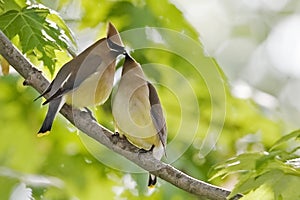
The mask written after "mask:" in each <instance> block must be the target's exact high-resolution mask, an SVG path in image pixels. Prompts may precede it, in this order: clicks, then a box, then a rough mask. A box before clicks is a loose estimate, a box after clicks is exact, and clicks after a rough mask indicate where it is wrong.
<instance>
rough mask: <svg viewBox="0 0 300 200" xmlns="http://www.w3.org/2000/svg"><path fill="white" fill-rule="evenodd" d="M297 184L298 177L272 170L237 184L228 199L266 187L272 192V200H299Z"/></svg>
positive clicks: (299, 179)
mask: <svg viewBox="0 0 300 200" xmlns="http://www.w3.org/2000/svg"><path fill="white" fill-rule="evenodd" d="M299 184H300V177H299V176H296V175H294V174H286V173H284V172H283V171H281V170H277V169H274V170H271V171H269V172H267V173H264V174H263V175H261V176H258V177H252V178H250V179H248V180H247V181H245V182H242V183H241V182H239V183H238V184H237V186H236V187H235V189H234V190H233V191H232V193H231V194H230V197H232V196H234V195H235V194H237V193H244V194H246V193H248V192H251V191H255V190H257V189H258V188H260V187H261V186H262V185H266V186H267V188H269V189H271V191H272V192H273V194H274V199H299V197H300V190H299V189H298V188H299ZM268 193H270V191H268ZM250 194H251V193H250ZM230 197H229V198H230Z"/></svg>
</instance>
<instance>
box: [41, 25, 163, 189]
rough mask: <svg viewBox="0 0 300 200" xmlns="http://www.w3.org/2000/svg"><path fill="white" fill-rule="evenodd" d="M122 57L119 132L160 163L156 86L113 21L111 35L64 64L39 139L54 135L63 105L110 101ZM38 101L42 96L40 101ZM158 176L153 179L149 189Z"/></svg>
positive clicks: (116, 110) (115, 108) (116, 113)
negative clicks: (116, 69) (128, 51)
mask: <svg viewBox="0 0 300 200" xmlns="http://www.w3.org/2000/svg"><path fill="white" fill-rule="evenodd" d="M119 55H125V61H124V64H123V70H122V77H121V80H120V83H119V86H118V89H117V92H116V94H115V96H114V98H113V101H112V113H113V117H114V122H115V132H118V133H119V134H120V136H125V137H126V138H127V139H128V140H129V142H131V143H132V144H133V145H135V146H137V147H138V148H140V149H144V150H152V151H153V156H154V158H156V159H158V160H160V159H161V158H162V156H163V155H164V154H165V146H166V137H167V132H166V122H165V118H164V116H163V112H162V108H161V104H160V101H159V98H158V95H157V92H156V90H155V88H154V86H153V85H152V84H151V83H149V82H148V81H147V80H146V79H145V75H144V73H143V70H142V68H141V66H140V65H139V63H137V62H136V61H135V60H134V59H133V58H131V57H130V56H129V55H128V54H127V53H126V51H125V48H124V45H123V42H122V40H121V38H120V35H119V33H118V31H117V29H116V28H115V27H114V26H113V25H112V24H111V23H109V25H108V31H107V37H106V38H102V39H100V40H98V41H97V42H96V43H94V44H93V45H91V46H90V47H88V48H87V49H86V50H84V51H83V52H82V53H81V54H79V55H78V56H77V57H75V58H74V59H72V60H71V61H69V62H68V63H66V64H65V65H64V66H63V67H62V68H61V69H60V70H59V71H58V73H57V75H56V77H55V78H54V80H53V81H52V82H51V83H50V85H49V86H48V88H47V89H46V90H45V91H44V92H43V93H42V94H41V95H40V96H39V97H41V96H43V95H48V99H47V100H46V102H44V103H43V105H45V104H47V103H49V107H48V112H47V115H46V118H45V120H44V122H43V124H42V127H41V129H40V130H39V132H38V136H42V135H46V134H49V133H50V129H51V127H52V123H53V120H54V118H55V115H56V114H57V112H58V111H59V110H60V108H61V107H62V106H63V104H64V103H67V104H70V105H73V106H75V107H79V108H81V107H87V106H92V105H101V104H103V103H104V102H105V101H106V100H107V99H108V97H109V95H110V93H111V90H112V87H113V80H114V74H115V68H116V60H117V57H118V56H119ZM39 97H38V98H39ZM155 183H156V177H155V176H153V175H149V182H148V186H149V187H151V186H154V185H155Z"/></svg>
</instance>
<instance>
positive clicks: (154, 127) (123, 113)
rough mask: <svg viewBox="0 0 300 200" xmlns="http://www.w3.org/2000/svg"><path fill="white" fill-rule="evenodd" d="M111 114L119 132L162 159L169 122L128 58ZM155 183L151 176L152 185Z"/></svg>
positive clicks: (153, 94) (155, 94)
mask: <svg viewBox="0 0 300 200" xmlns="http://www.w3.org/2000/svg"><path fill="white" fill-rule="evenodd" d="M112 112H113V117H114V122H115V128H116V132H118V133H119V134H120V135H121V136H122V135H124V136H126V138H127V139H128V140H129V141H130V142H131V143H132V144H133V145H135V146H137V147H138V148H141V149H144V150H153V156H154V157H155V158H156V159H158V160H160V159H161V158H162V156H163V155H164V153H165V146H166V136H167V131H166V122H165V119H164V116H163V112H162V108H161V104H160V101H159V98H158V95H157V92H156V90H155V88H154V86H153V85H152V84H151V83H149V82H148V81H147V80H146V78H145V75H144V73H143V70H142V68H141V66H140V65H139V63H137V62H136V61H135V60H133V58H131V57H130V56H129V55H126V57H125V61H124V64H123V70H122V77H121V80H120V83H119V86H118V89H117V92H116V94H115V96H114V98H113V103H112ZM155 182H156V177H155V176H150V179H149V186H152V185H154V184H155Z"/></svg>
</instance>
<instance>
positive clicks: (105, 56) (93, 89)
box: [38, 23, 125, 136]
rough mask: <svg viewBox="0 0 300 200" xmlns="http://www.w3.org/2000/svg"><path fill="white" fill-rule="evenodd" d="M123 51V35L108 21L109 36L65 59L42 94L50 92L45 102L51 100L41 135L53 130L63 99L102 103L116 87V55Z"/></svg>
mask: <svg viewBox="0 0 300 200" xmlns="http://www.w3.org/2000/svg"><path fill="white" fill-rule="evenodd" d="M124 53H125V49H124V45H123V43H122V41H121V38H120V35H119V33H118V31H117V29H116V28H115V27H114V26H113V25H112V24H111V23H109V24H108V31H107V38H102V39H100V40H98V41H97V42H95V43H94V44H93V45H91V46H90V47H88V48H87V49H86V50H84V51H83V52H82V53H81V54H79V55H78V56H76V57H75V58H74V59H72V60H71V61H69V62H68V63H66V64H65V65H64V66H63V67H62V68H61V69H60V70H59V71H58V73H57V75H56V77H55V78H54V80H53V81H52V82H51V83H50V85H49V86H48V88H47V89H46V90H45V91H44V92H43V93H42V94H41V95H40V96H39V97H41V96H43V95H45V94H49V98H48V99H47V100H46V102H44V103H43V105H45V104H47V103H49V108H48V112H47V115H46V118H45V120H44V122H43V125H42V127H41V129H40V130H39V132H38V136H42V135H46V134H49V133H50V129H51V126H52V123H53V120H54V117H55V115H56V113H57V112H58V111H59V110H60V108H61V107H62V106H63V104H64V103H67V104H70V105H73V106H75V107H86V106H91V105H100V104H103V103H104V102H105V101H106V100H107V99H108V97H109V95H110V93H111V90H112V87H113V80H114V74H115V67H116V59H117V57H118V55H120V54H124ZM39 97H38V98H39Z"/></svg>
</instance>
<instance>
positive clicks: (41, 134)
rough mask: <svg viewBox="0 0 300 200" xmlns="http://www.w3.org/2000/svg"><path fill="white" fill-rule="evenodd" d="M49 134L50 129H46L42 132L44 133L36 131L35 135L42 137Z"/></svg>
mask: <svg viewBox="0 0 300 200" xmlns="http://www.w3.org/2000/svg"><path fill="white" fill-rule="evenodd" d="M49 134H50V131H46V132H44V133H41V132H40V133H38V134H37V136H38V137H43V136H45V135H49Z"/></svg>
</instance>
